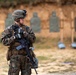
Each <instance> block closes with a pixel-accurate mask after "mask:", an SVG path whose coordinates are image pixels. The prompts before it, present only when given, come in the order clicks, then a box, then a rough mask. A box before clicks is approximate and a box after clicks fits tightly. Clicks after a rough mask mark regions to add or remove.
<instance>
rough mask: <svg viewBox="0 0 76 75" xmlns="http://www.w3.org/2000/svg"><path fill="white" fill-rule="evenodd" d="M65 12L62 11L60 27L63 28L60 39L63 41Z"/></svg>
mask: <svg viewBox="0 0 76 75" xmlns="http://www.w3.org/2000/svg"><path fill="white" fill-rule="evenodd" d="M62 15H63V13H62V12H60V17H61V23H60V28H61V31H60V40H61V42H63V39H64V20H63V16H62Z"/></svg>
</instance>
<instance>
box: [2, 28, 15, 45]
mask: <svg viewBox="0 0 76 75" xmlns="http://www.w3.org/2000/svg"><path fill="white" fill-rule="evenodd" d="M13 41H14V36H12V33H11V31H10V30H9V29H6V30H4V31H3V33H2V37H1V42H2V43H3V44H4V45H5V46H9V45H10V44H11V43H12V42H13Z"/></svg>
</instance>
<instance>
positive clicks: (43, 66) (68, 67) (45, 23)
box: [0, 4, 76, 75]
mask: <svg viewBox="0 0 76 75" xmlns="http://www.w3.org/2000/svg"><path fill="white" fill-rule="evenodd" d="M43 8H44V9H43ZM61 8H63V9H64V10H61ZM16 9H26V10H27V11H28V16H27V18H26V19H25V20H26V21H25V24H27V25H30V18H31V17H32V15H33V12H37V13H38V15H39V17H40V18H41V22H42V23H41V28H42V31H41V33H40V34H38V35H40V36H46V35H47V38H48V37H49V36H57V37H59V38H60V32H59V33H51V34H50V33H49V16H50V15H51V12H52V11H54V10H55V11H56V12H57V15H58V16H59V17H61V16H60V11H63V12H64V13H65V14H63V15H62V17H63V18H65V22H64V37H66V36H67V37H71V35H72V34H71V23H70V22H71V17H70V16H71V13H70V11H74V12H76V5H72V6H66V7H59V6H56V5H49V4H42V5H39V6H35V7H30V6H29V7H28V6H25V7H24V6H20V7H19V8H16ZM13 10H15V9H12V8H10V9H8V12H7V10H3V9H1V11H0V33H1V32H2V31H3V29H4V28H5V26H4V25H5V19H6V16H7V14H8V13H9V12H10V13H11V12H12V11H13ZM66 11H67V12H66ZM30 12H31V13H30ZM68 13H69V14H68ZM67 14H68V15H67ZM75 16H76V15H74V17H75ZM45 33H46V34H45ZM42 40H43V39H42ZM44 41H45V40H43V41H42V44H43V43H46V42H47V41H45V42H44ZM48 41H49V40H48ZM53 41H54V40H53ZM64 41H65V40H64ZM68 41H69V39H68ZM49 42H50V41H49ZM66 42H67V41H66ZM70 42H71V39H70ZM39 44H40V43H37V45H39ZM69 44H70V43H69ZM40 45H41V44H40ZM45 45H46V44H45ZM45 45H44V46H45ZM47 45H49V46H50V45H51V44H50V43H48V42H47ZM47 45H46V46H47ZM55 45H56V44H55ZM46 46H45V47H46ZM37 47H38V46H37ZM6 52H7V47H4V46H3V45H2V44H0V75H7V72H8V67H9V66H8V64H7V60H6ZM34 52H35V54H36V56H37V58H38V60H39V68H38V69H37V71H38V73H39V75H55V73H65V72H68V74H66V73H65V74H64V75H70V74H69V72H73V73H74V72H76V49H72V48H66V49H58V48H54V47H53V48H48V49H47V48H46V49H40V48H39V49H38V48H37V49H35V51H34ZM34 74H35V72H34V70H32V75H34ZM56 75H61V74H56ZM71 75H74V74H71ZM75 75H76V73H75Z"/></svg>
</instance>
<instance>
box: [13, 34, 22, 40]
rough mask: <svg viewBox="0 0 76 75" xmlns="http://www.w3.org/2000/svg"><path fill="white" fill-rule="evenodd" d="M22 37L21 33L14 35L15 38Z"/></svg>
mask: <svg viewBox="0 0 76 75" xmlns="http://www.w3.org/2000/svg"><path fill="white" fill-rule="evenodd" d="M21 37H22V35H21V34H16V35H15V36H14V38H15V39H20V38H21Z"/></svg>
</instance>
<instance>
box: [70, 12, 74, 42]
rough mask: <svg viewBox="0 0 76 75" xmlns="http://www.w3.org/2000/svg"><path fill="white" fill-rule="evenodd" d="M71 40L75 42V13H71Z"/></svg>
mask: <svg viewBox="0 0 76 75" xmlns="http://www.w3.org/2000/svg"><path fill="white" fill-rule="evenodd" d="M71 34H72V36H71V38H72V39H71V40H72V43H73V42H74V13H73V11H72V12H71Z"/></svg>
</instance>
